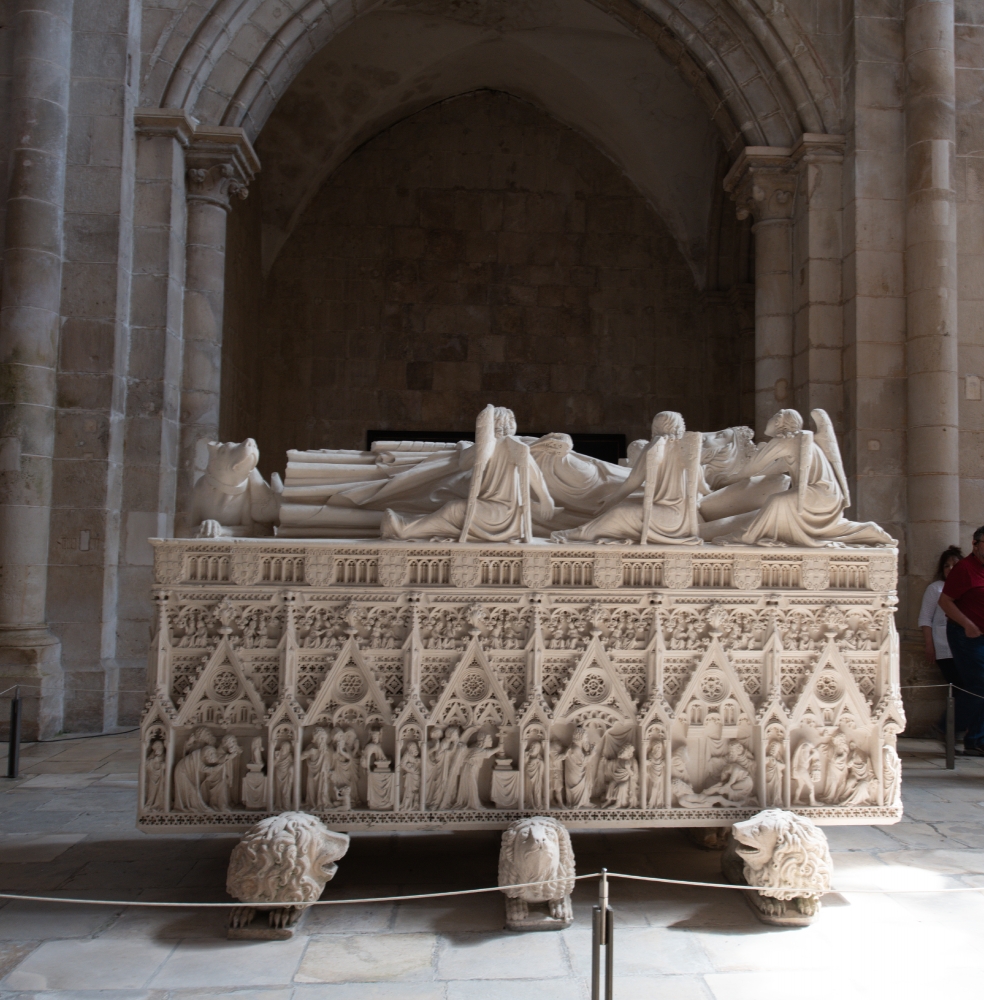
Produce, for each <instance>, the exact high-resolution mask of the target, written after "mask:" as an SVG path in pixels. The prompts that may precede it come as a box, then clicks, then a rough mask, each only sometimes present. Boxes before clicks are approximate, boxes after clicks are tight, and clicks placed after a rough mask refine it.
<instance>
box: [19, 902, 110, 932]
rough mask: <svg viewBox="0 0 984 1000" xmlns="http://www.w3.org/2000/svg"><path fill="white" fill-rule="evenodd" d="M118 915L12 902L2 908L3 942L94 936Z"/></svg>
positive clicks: (65, 905) (103, 910)
mask: <svg viewBox="0 0 984 1000" xmlns="http://www.w3.org/2000/svg"><path fill="white" fill-rule="evenodd" d="M118 916H119V911H118V910H114V909H112V908H111V907H109V906H81V905H79V904H77V903H62V904H59V903H31V902H23V903H22V902H20V901H16V900H15V901H13V902H10V903H8V904H7V905H6V906H5V907H3V909H0V941H44V940H49V941H54V940H58V939H60V938H81V937H89V936H90V935H91V934H95V933H96V932H97V931H98V930H99V929H100V928H102V927H106V926H107V925H109V924H110V923H112V922H113V921H114V920H116V918H117V917H118Z"/></svg>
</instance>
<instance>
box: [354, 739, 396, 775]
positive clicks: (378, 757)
mask: <svg viewBox="0 0 984 1000" xmlns="http://www.w3.org/2000/svg"><path fill="white" fill-rule="evenodd" d="M382 735H383V734H382V733H381V732H380V730H378V729H374V730H372V732H371V733H370V734H369V742H368V743H367V744H366V746H365V749H364V750H363V751H362V760H361V763H362V769H363V770H364V771H366V772H369V771H372V770H373V769H376V770H383V768H377V767H376V764H377V762H378V763H382V764H386V765H387V767H388V766H389V763H390V759H389V757H387V756H386V751H385V750H383V748H382V745H381V744H380V740H381V739H382Z"/></svg>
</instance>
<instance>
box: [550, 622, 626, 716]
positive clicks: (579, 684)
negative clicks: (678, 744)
mask: <svg viewBox="0 0 984 1000" xmlns="http://www.w3.org/2000/svg"><path fill="white" fill-rule="evenodd" d="M637 711H638V707H637V705H636V701H635V699H634V698H633V697H632V696H631V695H630V694H629V692H628V691H627V690H626V688H625V684H624V683H623V682H622V678H621V677H620V676H619V673H618V671H617V670H616V669H615V666H614V664H613V663H612V661H611V658H610V657H609V656H608V652H607V651H606V650H605V647H604V644H603V643H602V642H601V640H600V639H599V638H598V636H593V637H592V638H591V640H590V642H589V643H588V647H587V649H586V650H585V651H584V655H583V656H582V657H581V659H580V661H579V662H578V665H577V666H576V667H575V668H574V673H573V674H571V677H570V680H569V681H568V682H567V687H566V688H565V689H564V692H563V693H562V694H561V696H560V698H559V699H558V700H557V705H556V707H555V708H554V718H555V719H557V720H560V719H564V720H566V721H568V722H573V723H575V724H580V723H581V722H583V721H585V720H587V719H601V720H602V721H604V722H606V723H607V724H608V725H615V724H618V723H624V722H627V721H628V720H630V719H631V720H635V718H636V714H637Z"/></svg>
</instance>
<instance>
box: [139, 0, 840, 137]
mask: <svg viewBox="0 0 984 1000" xmlns="http://www.w3.org/2000/svg"><path fill="white" fill-rule="evenodd" d="M592 2H593V3H594V4H595V6H596V7H598V8H600V9H601V10H604V11H606V12H608V13H610V14H611V15H612V16H614V17H616V18H618V19H619V20H621V21H622V22H624V23H626V24H629V25H630V26H631V27H632V28H633V29H634V30H635V31H637V32H638V33H640V34H642V35H644V36H646V37H648V38H650V39H651V40H652V41H653V43H654V44H655V45H656V46H657V47H658V48H659V49H660V51H661V52H662V53H663V54H664V55H665V56H666V57H667V58H669V59H670V61H671V62H672V63H673V64H674V65H675V66H676V67H677V69H678V71H679V72H680V73H681V75H682V76H683V77H684V79H686V80H687V81H688V83H689V84H690V85H691V87H693V89H694V90H695V91H696V93H697V94H698V95H699V96H700V97H701V99H702V100H703V102H704V104H705V105H706V106H707V108H708V112H709V114H710V115H711V118H712V119H713V120H714V121H715V123H716V124H717V126H718V128H719V130H720V132H721V136H722V139H723V141H724V144H725V146H726V147H727V148H728V149H729V151H730V152H731V154H732V155H737V152H738V150H739V149H740V148H741V147H742V146H744V145H769V146H788V145H791V144H792V143H793V142H794V141H795V139H796V138H798V136H799V135H801V134H802V133H803V132H830V131H837V130H838V124H839V121H838V109H837V107H836V101H835V99H834V96H833V93H832V91H831V88H830V87H829V86H828V84H827V77H828V75H830V74H825V73H824V69H823V67H822V64H821V61H820V59H819V57H818V55H817V53H816V52H815V51H814V49H813V47H812V45H811V43H810V41H809V38H808V36H807V34H806V33H805V32H804V31H803V30H802V28H801V27H800V26H799V25H798V24H797V22H796V21H795V19H794V18H793V17H792V15H791V14H790V13H789V12H788V11H787V10H786V9H785V8H784V6H783V5H782V4H774V3H772V0H592ZM385 6H387V0H218V2H216V3H215V4H213V5H211V6H206V5H204V4H201V3H194V2H193V3H189V4H188V5H187V6H186V7H185V8H184V9H183V10H182V11H180V12H175V13H174V15H173V16H172V18H171V20H170V21H169V22H168V23H167V24H165V25H164V26H163V28H162V29H161V30H160V32H159V37H158V39H157V41H156V43H155V44H154V45H153V47H152V48H150V49H149V51H147V52H146V54H145V74H144V85H143V95H144V97H143V101H142V103H143V104H144V105H145V106H158V105H159V106H161V107H172V108H183V109H185V110H186V111H188V112H189V113H190V114H192V115H194V116H195V117H196V118H198V119H199V120H201V121H203V122H207V123H210V124H223V125H236V126H240V127H242V128H243V129H245V130H246V132H247V134H248V135H249V136H250V137H251V138H255V137H256V136H257V135H258V134H259V132H260V130H261V129H262V127H263V124H264V122H265V121H266V119H267V117H268V116H269V114H270V113H271V111H272V110H273V108H274V107H275V106H276V103H277V101H278V100H279V99H280V98H281V96H282V95H283V94H284V92H285V91H286V90H287V88H288V87H289V86H290V84H291V82H292V81H293V79H294V78H295V77H296V76H297V74H298V73H299V72H300V71H301V69H303V67H304V66H305V65H306V64H307V62H308V61H309V60H310V59H311V57H312V56H313V55H314V54H315V53H316V52H317V51H318V50H319V49H320V48H321V47H322V46H323V45H325V43H326V42H327V41H328V40H329V39H330V38H331V37H332V36H333V35H335V34H336V33H338V32H339V31H341V30H343V29H344V28H345V27H346V26H347V25H348V24H350V23H351V22H352V21H353V20H354V19H355V18H357V17H359V16H361V15H363V14H366V13H369V12H370V11H373V10H376V9H379V8H381V7H385ZM158 13H160V10H159V9H158ZM147 20H148V22H149V21H150V19H149V18H147Z"/></svg>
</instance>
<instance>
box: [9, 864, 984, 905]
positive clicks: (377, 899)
mask: <svg viewBox="0 0 984 1000" xmlns="http://www.w3.org/2000/svg"><path fill="white" fill-rule="evenodd" d="M965 874H973V875H979V874H984V873H981V872H970V873H965ZM601 877H602V873H601V872H591V873H590V874H588V875H576V876H575V877H574V881H576V882H581V881H583V880H584V879H590V878H601ZM607 877H608V878H624V879H629V880H631V881H634V882H657V883H659V884H660V885H682V886H689V887H693V888H698V889H734V890H737V891H738V892H759V891H761V889H762V887H761V886H755V885H735V884H733V883H731V882H697V881H693V880H688V879H679V878H660V877H658V876H656V875H629V874H626V873H624V872H607ZM557 881H559V880H558V879H546V880H544V881H542V882H517V883H516V884H515V885H494V886H488V887H486V888H482V889H452V890H448V891H445V892H418V893H410V894H407V895H402V896H366V897H363V898H359V899H318V900H315V901H314V902H312V903H305V904H304V905H306V906H353V905H355V904H357V903H404V902H407V901H409V900H420V899H447V898H449V897H452V896H474V895H480V894H482V893H487V892H502V891H503V890H505V889H521V888H525V887H530V886H536V885H549V884H550V883H551V882H557ZM789 891H790V892H802V893H807V894H809V895H827V894H829V893H837V894H838V895H852V894H870V893H892V894H894V895H899V894H903V895H904V894H908V893H927V892H932V893H936V892H941V893H954V892H984V885H963V886H951V887H949V888H935V889H877V888H843V889H840V888H836V887H834V888H831V889H824V890H821V891H819V892H818V891H817V889H816V888H815V887H814V886H808V887H805V888H800V887H790V889H789ZM0 899H10V900H18V899H19V900H22V901H25V902H32V903H72V904H80V905H83V906H116V907H121V906H122V907H126V906H140V907H146V908H157V909H183V910H188V909H226V910H228V909H230V908H232V907H236V906H277V905H283V906H290V905H295V904H296V903H298V902H299V901H286V902H283V903H279V904H278V903H270V902H269V901H263V902H259V903H240V902H229V903H172V902H155V901H150V900H140V899H75V898H72V897H67V896H65V897H63V896H27V895H22V894H20V893H11V892H0Z"/></svg>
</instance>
